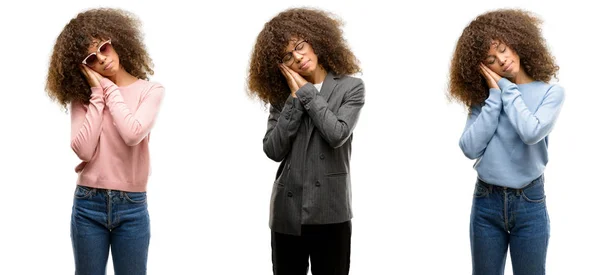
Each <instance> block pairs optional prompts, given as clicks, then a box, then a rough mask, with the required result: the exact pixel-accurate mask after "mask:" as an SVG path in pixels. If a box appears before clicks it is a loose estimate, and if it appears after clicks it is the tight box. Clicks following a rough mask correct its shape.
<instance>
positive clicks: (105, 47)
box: [81, 39, 112, 66]
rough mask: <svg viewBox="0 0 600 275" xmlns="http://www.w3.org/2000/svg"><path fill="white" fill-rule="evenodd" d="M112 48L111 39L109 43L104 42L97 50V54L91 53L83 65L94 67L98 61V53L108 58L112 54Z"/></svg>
mask: <svg viewBox="0 0 600 275" xmlns="http://www.w3.org/2000/svg"><path fill="white" fill-rule="evenodd" d="M111 48H112V43H111V42H110V39H108V40H107V41H104V42H102V44H100V46H98V50H96V52H95V53H91V54H89V55H88V56H86V57H85V58H84V59H83V61H82V62H81V63H83V64H85V65H88V66H94V65H95V63H96V62H97V61H98V53H101V54H102V55H104V56H106V55H107V54H108V53H109V52H110V49H111Z"/></svg>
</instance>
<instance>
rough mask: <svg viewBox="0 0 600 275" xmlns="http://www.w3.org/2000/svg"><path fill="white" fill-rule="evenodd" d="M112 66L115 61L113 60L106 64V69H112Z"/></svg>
mask: <svg viewBox="0 0 600 275" xmlns="http://www.w3.org/2000/svg"><path fill="white" fill-rule="evenodd" d="M112 67H113V62H112V61H111V62H110V63H108V65H106V66H105V67H104V70H105V71H106V70H109V69H112Z"/></svg>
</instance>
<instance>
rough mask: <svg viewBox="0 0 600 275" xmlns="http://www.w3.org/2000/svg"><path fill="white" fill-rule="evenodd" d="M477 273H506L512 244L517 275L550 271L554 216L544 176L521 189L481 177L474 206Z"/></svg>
mask: <svg viewBox="0 0 600 275" xmlns="http://www.w3.org/2000/svg"><path fill="white" fill-rule="evenodd" d="M470 232H471V258H472V264H473V274H474V275H497V274H498V275H502V274H504V265H505V263H506V252H507V249H508V247H509V245H510V257H511V260H512V267H513V274H514V275H539V274H545V273H546V251H547V249H548V240H549V238H550V220H549V218H548V211H547V210H546V195H545V193H544V176H543V175H542V176H540V177H539V178H537V179H535V180H534V181H532V182H531V183H530V184H528V185H527V186H525V187H523V188H521V189H512V188H506V187H500V186H495V185H491V184H487V183H485V182H483V181H481V180H477V184H476V185H475V192H474V194H473V207H472V209H471V229H470Z"/></svg>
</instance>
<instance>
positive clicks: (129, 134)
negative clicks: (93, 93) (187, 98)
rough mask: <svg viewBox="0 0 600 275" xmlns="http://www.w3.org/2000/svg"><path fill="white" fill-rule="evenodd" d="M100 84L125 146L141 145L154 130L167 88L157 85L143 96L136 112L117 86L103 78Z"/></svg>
mask: <svg viewBox="0 0 600 275" xmlns="http://www.w3.org/2000/svg"><path fill="white" fill-rule="evenodd" d="M100 83H101V84H102V87H104V90H105V101H106V106H107V107H108V109H109V110H110V114H111V116H112V118H113V120H114V122H115V126H116V127H117V131H118V132H119V135H121V138H122V139H123V141H125V144H127V145H128V146H135V145H137V144H139V143H140V142H141V141H142V140H143V139H144V138H145V137H146V136H148V133H150V130H151V129H152V126H153V125H154V121H155V119H156V116H157V115H158V110H159V108H160V104H161V102H162V99H163V97H164V92H165V88H163V87H162V86H161V85H155V86H153V87H152V88H150V90H149V91H148V92H147V93H146V94H144V95H142V99H141V102H140V104H139V106H138V108H137V110H136V111H135V112H132V111H131V110H130V109H129V107H128V106H127V104H125V102H124V100H123V97H122V96H121V92H120V91H119V89H118V87H117V85H115V84H114V83H112V82H111V81H110V80H108V79H106V78H103V79H102V80H101V81H100Z"/></svg>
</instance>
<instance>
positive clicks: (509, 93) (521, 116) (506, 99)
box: [498, 78, 565, 145]
mask: <svg viewBox="0 0 600 275" xmlns="http://www.w3.org/2000/svg"><path fill="white" fill-rule="evenodd" d="M498 86H500V89H501V90H502V103H503V105H504V112H505V113H506V115H507V116H508V120H509V121H510V124H512V126H513V127H514V128H515V130H516V131H517V134H518V135H519V137H520V138H521V140H522V141H523V142H524V143H525V144H528V145H533V144H536V143H538V142H540V141H541V140H542V139H544V138H545V137H546V136H547V135H548V134H550V132H551V131H552V128H553V127H554V124H555V122H556V119H557V118H558V115H559V113H560V110H561V108H562V105H563V102H564V100H565V92H564V90H563V88H561V87H560V86H558V85H554V86H552V87H551V88H550V89H549V90H548V91H546V94H545V95H544V98H543V99H542V102H541V103H540V105H539V106H538V107H537V108H536V109H535V110H530V109H529V108H528V107H527V105H525V102H524V101H523V98H522V95H521V92H520V91H519V89H518V87H517V85H515V84H514V83H512V82H510V81H509V80H508V79H505V78H502V79H500V81H498Z"/></svg>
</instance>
